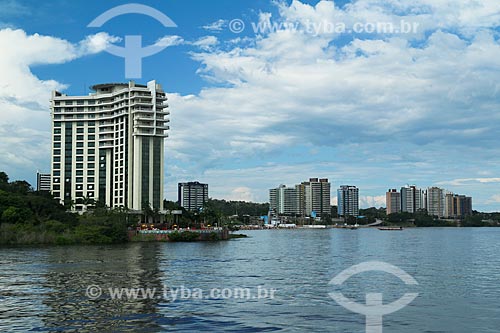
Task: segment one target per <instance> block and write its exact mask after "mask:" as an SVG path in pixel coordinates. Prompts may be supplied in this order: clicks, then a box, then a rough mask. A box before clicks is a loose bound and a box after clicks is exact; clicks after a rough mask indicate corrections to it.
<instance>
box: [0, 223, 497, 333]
mask: <svg viewBox="0 0 500 333" xmlns="http://www.w3.org/2000/svg"><path fill="white" fill-rule="evenodd" d="M244 233H246V234H247V235H249V236H250V237H249V238H245V239H237V240H232V241H227V242H213V243H209V242H206V243H131V244H125V245H116V246H71V247H44V248H1V249H0V254H1V256H0V264H1V266H0V267H1V271H0V332H26V331H36V332H49V331H50V332H53V331H59V332H167V331H184V332H199V331H207V332H271V331H282V332H365V316H364V315H362V314H357V313H353V312H351V311H349V310H347V309H345V308H344V307H342V306H340V305H339V304H337V303H336V302H335V301H334V300H333V299H332V298H331V297H330V296H329V293H331V292H340V293H342V294H343V295H344V296H346V297H349V298H351V299H352V300H353V301H356V302H357V303H360V304H363V303H364V302H365V297H366V294H367V293H382V295H383V301H384V304H386V303H390V302H393V301H396V300H398V299H399V298H400V297H402V296H403V295H404V294H405V293H408V292H411V293H418V297H417V298H416V299H415V300H414V301H413V302H412V303H411V304H410V305H408V306H407V307H405V308H403V309H401V310H400V311H398V312H395V313H391V314H387V315H385V316H384V317H383V325H384V328H383V331H384V332H500V229H457V228H452V229H444V228H443V229H440V228H429V229H407V230H404V231H379V230H377V229H370V230H368V229H359V230H338V229H333V230H262V231H245V232H244ZM371 261H378V262H383V263H387V264H391V265H394V266H397V267H399V268H401V269H402V270H404V271H405V272H407V273H408V274H409V275H410V276H412V277H413V278H414V279H415V280H416V282H417V283H418V285H408V284H405V282H403V281H401V280H400V279H399V278H398V277H396V276H393V275H391V274H388V273H386V272H375V271H373V272H364V273H359V274H356V275H354V276H352V277H351V278H349V279H348V280H346V281H345V282H344V283H343V284H342V285H332V284H329V282H330V280H331V279H332V278H334V277H335V276H336V275H338V274H339V273H341V272H342V271H343V270H345V269H347V268H349V267H351V266H352V265H356V264H360V263H364V262H371ZM89 288H90V289H89ZM92 288H93V289H92ZM121 288H145V289H144V290H152V291H154V292H155V293H154V294H149V295H141V294H138V296H137V297H134V296H133V295H129V296H128V297H123V294H122V297H121V298H119V299H117V297H115V296H116V295H114V296H113V295H112V293H113V290H122V289H121ZM146 288H149V289H146ZM243 288H246V289H244V290H246V291H249V293H250V294H249V295H250V296H248V294H244V295H243V296H242V294H240V296H238V295H237V290H242V289H243ZM132 290H139V289H132Z"/></svg>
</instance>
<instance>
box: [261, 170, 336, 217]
mask: <svg viewBox="0 0 500 333" xmlns="http://www.w3.org/2000/svg"><path fill="white" fill-rule="evenodd" d="M330 187H331V184H330V183H329V182H328V179H326V178H310V179H309V181H304V182H302V183H300V184H297V185H295V186H294V187H287V186H285V185H280V186H279V187H277V188H273V189H270V190H269V209H270V211H272V212H273V213H274V214H276V215H289V216H310V217H313V218H314V217H320V216H325V215H330V214H331V205H330Z"/></svg>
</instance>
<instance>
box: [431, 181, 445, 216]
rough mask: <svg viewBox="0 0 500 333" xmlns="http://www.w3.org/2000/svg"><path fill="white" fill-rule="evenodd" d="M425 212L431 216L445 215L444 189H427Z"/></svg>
mask: <svg viewBox="0 0 500 333" xmlns="http://www.w3.org/2000/svg"><path fill="white" fill-rule="evenodd" d="M427 213H428V214H429V215H431V216H437V217H443V216H444V215H445V191H444V190H443V189H441V188H439V187H429V188H428V189H427Z"/></svg>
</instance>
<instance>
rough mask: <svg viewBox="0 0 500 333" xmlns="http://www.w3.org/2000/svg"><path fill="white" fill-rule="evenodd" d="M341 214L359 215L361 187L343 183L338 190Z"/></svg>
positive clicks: (338, 203) (339, 212) (339, 211)
mask: <svg viewBox="0 0 500 333" xmlns="http://www.w3.org/2000/svg"><path fill="white" fill-rule="evenodd" d="M337 205H338V214H339V216H344V217H345V216H355V217H358V215H359V189H358V188H357V187H356V186H349V185H342V186H340V188H339V189H338V190H337Z"/></svg>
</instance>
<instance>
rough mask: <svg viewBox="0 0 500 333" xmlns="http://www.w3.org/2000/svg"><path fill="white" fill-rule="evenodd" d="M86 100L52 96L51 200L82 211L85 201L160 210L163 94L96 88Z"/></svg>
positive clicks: (138, 88)
mask: <svg viewBox="0 0 500 333" xmlns="http://www.w3.org/2000/svg"><path fill="white" fill-rule="evenodd" d="M92 90H93V93H91V94H89V95H87V96H67V95H64V94H62V93H60V92H58V91H54V92H53V93H52V99H51V111H52V131H53V135H52V163H53V164H52V184H51V191H52V194H53V195H54V197H56V198H58V199H59V200H60V201H61V202H62V203H70V202H72V203H74V204H75V205H74V209H76V210H77V211H81V210H83V209H84V207H86V206H85V205H84V204H83V201H84V200H85V198H91V199H94V200H98V201H100V202H102V203H103V204H106V205H107V206H108V207H127V208H129V209H132V210H142V209H143V208H144V206H145V205H150V206H151V207H152V208H155V209H159V210H162V209H163V175H164V163H163V160H164V139H165V138H166V137H167V136H168V135H167V130H168V129H169V127H168V126H167V123H168V122H169V119H168V117H167V116H168V115H169V112H168V110H167V107H168V105H167V104H166V100H167V98H166V96H165V93H164V92H163V89H162V88H161V86H160V85H159V84H157V83H156V81H150V82H148V84H147V85H141V84H136V83H134V82H133V81H131V82H129V83H108V84H98V85H94V86H93V87H92Z"/></svg>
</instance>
